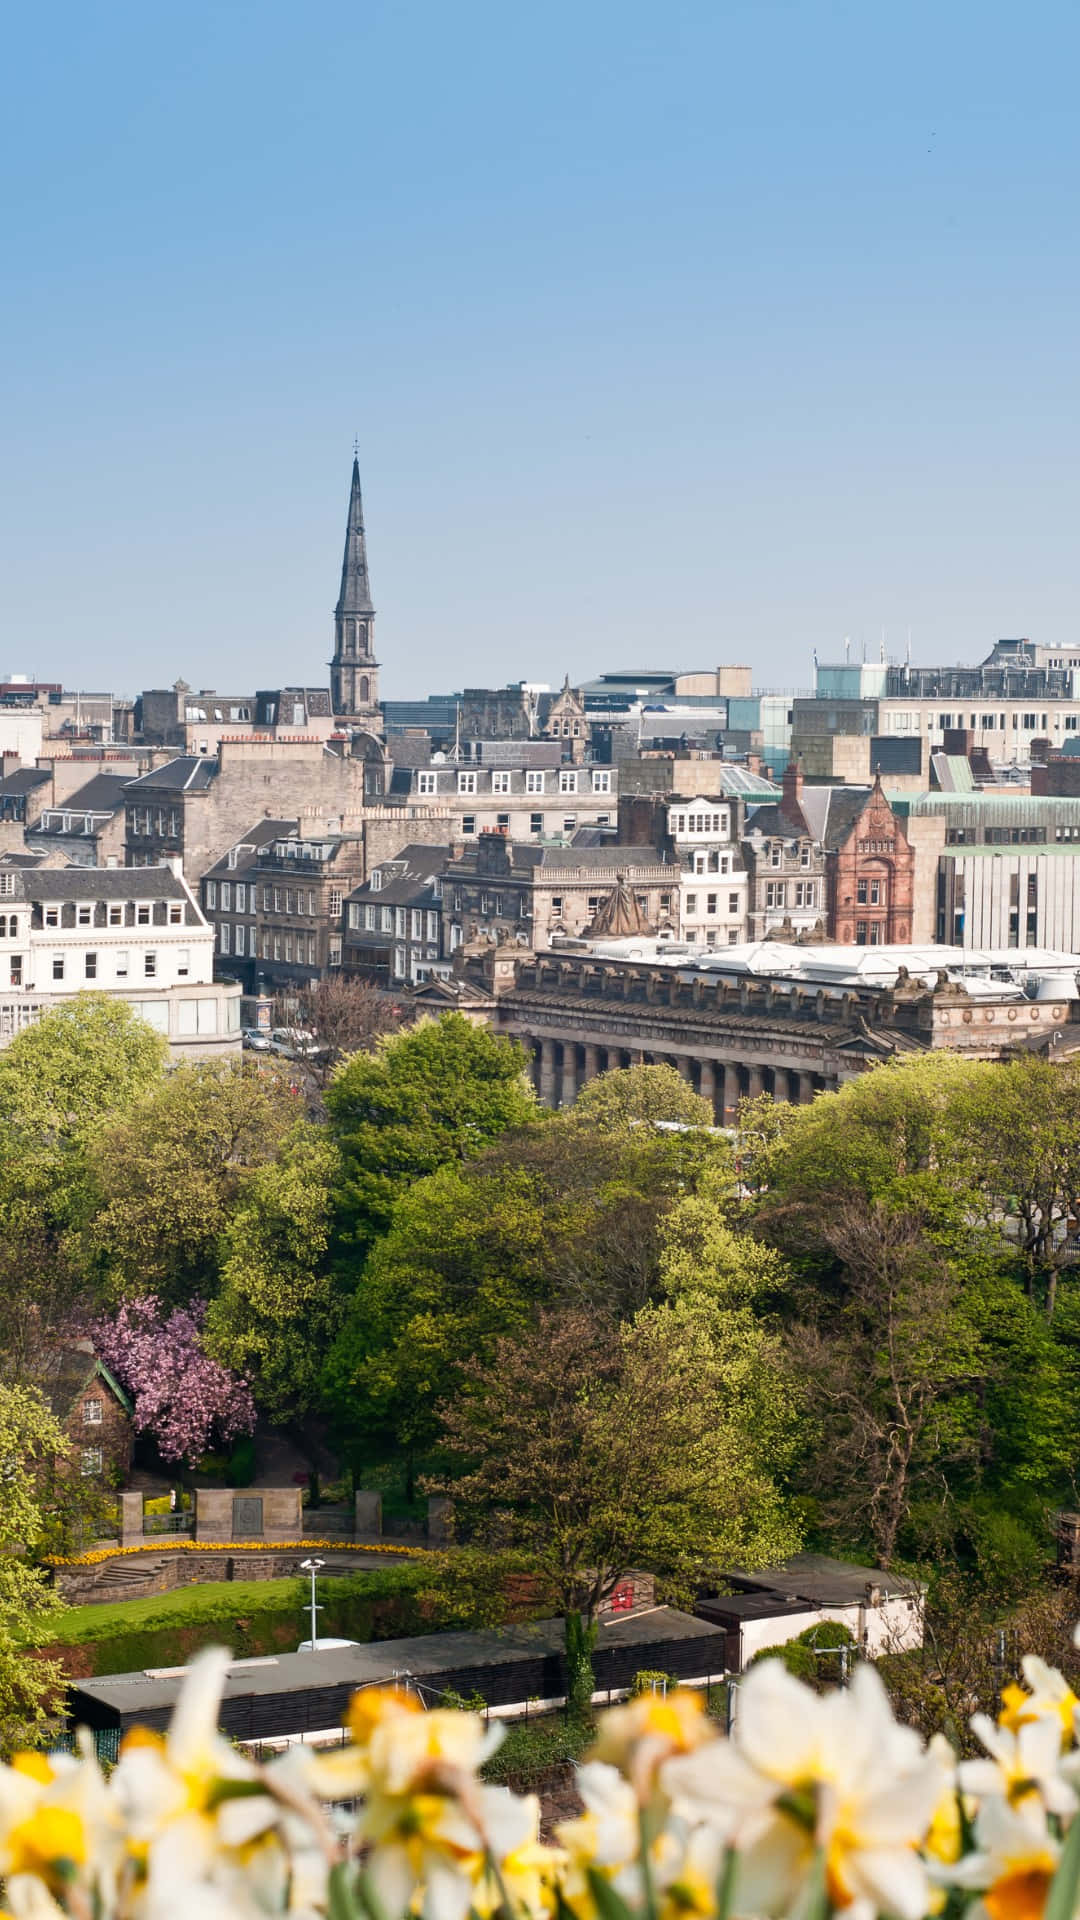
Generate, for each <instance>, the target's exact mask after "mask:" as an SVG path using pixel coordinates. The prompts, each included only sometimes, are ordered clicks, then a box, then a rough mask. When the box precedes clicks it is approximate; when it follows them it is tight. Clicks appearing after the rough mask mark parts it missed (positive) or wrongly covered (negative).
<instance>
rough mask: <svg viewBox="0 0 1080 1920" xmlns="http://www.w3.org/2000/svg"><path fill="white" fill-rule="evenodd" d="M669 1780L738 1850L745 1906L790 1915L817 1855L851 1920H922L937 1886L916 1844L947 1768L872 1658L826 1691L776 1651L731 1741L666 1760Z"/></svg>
mask: <svg viewBox="0 0 1080 1920" xmlns="http://www.w3.org/2000/svg"><path fill="white" fill-rule="evenodd" d="M660 1780H661V1785H662V1786H663V1788H664V1790H665V1791H666V1792H667V1794H668V1795H669V1797H670V1799H671V1802H672V1805H673V1807H674V1809H675V1811H676V1812H677V1813H679V1814H681V1815H683V1817H685V1818H688V1819H690V1820H691V1821H694V1820H705V1821H707V1822H709V1823H710V1824H714V1825H715V1826H716V1827H717V1829H718V1831H719V1832H720V1833H721V1834H722V1835H723V1837H724V1838H725V1839H726V1840H727V1841H729V1842H730V1844H732V1845H733V1846H734V1847H735V1848H736V1850H737V1854H738V1861H737V1873H736V1883H735V1885H736V1891H735V1911H736V1912H738V1913H755V1914H760V1913H765V1914H773V1913H781V1912H785V1911H786V1910H787V1908H788V1907H789V1906H790V1904H791V1902H792V1901H793V1899H794V1898H795V1895H796V1893H797V1890H798V1887H799V1885H800V1883H801V1882H803V1881H804V1880H805V1879H806V1877H807V1876H808V1874H809V1872H810V1870H811V1866H812V1863H813V1861H814V1858H815V1856H816V1855H817V1854H818V1853H819V1852H820V1853H821V1854H822V1855H823V1856H824V1863H825V1872H826V1883H827V1888H828V1893H829V1898H830V1902H831V1904H832V1905H833V1906H834V1907H835V1908H838V1909H852V1920H854V1916H855V1915H856V1914H862V1913H867V1914H869V1913H875V1912H887V1913H891V1914H894V1915H896V1916H897V1920H922V1916H923V1915H924V1914H925V1912H926V1910H927V1901H928V1894H929V1884H928V1881H927V1875H926V1869H925V1866H924V1865H923V1862H922V1860H921V1858H920V1857H919V1853H918V1848H919V1846H920V1844H921V1843H922V1841H923V1839H924V1838H925V1835H926V1832H927V1829H928V1827H929V1825H930V1822H931V1820H932V1818H933V1814H934V1810H935V1807H936V1806H937V1804H938V1802H939V1800H940V1798H941V1793H942V1770H941V1767H940V1764H939V1763H938V1761H937V1760H936V1759H935V1758H934V1757H933V1756H932V1755H929V1754H927V1753H926V1751H925V1750H924V1748H923V1746H922V1743H921V1742H920V1741H919V1739H918V1737H917V1736H916V1735H915V1734H914V1733H913V1732H911V1730H910V1729H908V1728H905V1727H900V1726H898V1725H897V1723H896V1721H895V1720H894V1719H893V1715H892V1712H891V1709H890V1707H889V1703H888V1700H887V1698H886V1695H885V1690H884V1688H883V1687H882V1685H881V1682H880V1680H879V1678H878V1676H877V1675H876V1674H875V1673H874V1672H873V1671H872V1670H871V1669H870V1668H869V1667H866V1666H860V1667H859V1668H857V1669H856V1673H855V1678H854V1680H853V1682H852V1685H851V1686H850V1688H848V1689H847V1690H846V1691H844V1692H839V1693H833V1694H830V1695H826V1696H825V1697H821V1696H819V1695H817V1694H815V1693H813V1692H812V1691H811V1690H810V1688H808V1687H804V1686H803V1685H802V1684H801V1682H799V1681H797V1680H795V1679H794V1678H793V1677H792V1676H791V1675H790V1674H788V1673H787V1672H786V1670H785V1669H784V1667H783V1666H781V1665H780V1663H779V1662H778V1661H768V1662H766V1663H764V1664H763V1665H761V1666H759V1667H756V1668H754V1670H753V1671H752V1672H751V1673H750V1675H749V1676H748V1678H747V1679H746V1681H744V1683H743V1685H742V1688H741V1693H740V1712H739V1718H738V1721H737V1723H736V1731H735V1738H734V1739H733V1740H731V1741H728V1742H725V1741H719V1742H717V1743H715V1744H713V1745H710V1746H705V1747H702V1748H700V1749H699V1750H698V1751H697V1752H695V1753H692V1754H688V1755H685V1756H680V1757H678V1758H675V1759H673V1760H669V1761H667V1762H665V1763H664V1765H663V1766H662V1767H661V1770H660Z"/></svg>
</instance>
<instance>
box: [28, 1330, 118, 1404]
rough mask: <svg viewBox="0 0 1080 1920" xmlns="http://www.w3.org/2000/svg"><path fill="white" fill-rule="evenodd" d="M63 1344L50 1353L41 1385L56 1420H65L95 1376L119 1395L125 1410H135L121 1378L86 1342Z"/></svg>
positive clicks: (95, 1378)
mask: <svg viewBox="0 0 1080 1920" xmlns="http://www.w3.org/2000/svg"><path fill="white" fill-rule="evenodd" d="M88 1345H89V1342H87V1343H86V1345H83V1346H73V1347H62V1348H60V1349H59V1350H58V1351H57V1352H56V1353H54V1354H53V1355H52V1357H51V1360H50V1362H49V1363H48V1366H47V1371H46V1374H45V1378H44V1380H43V1382H42V1388H43V1391H44V1394H45V1399H46V1400H47V1402H48V1405H49V1411H50V1413H51V1414H53V1416H54V1417H55V1418H56V1419H57V1420H63V1419H64V1418H65V1416H66V1415H67V1414H68V1413H70V1411H71V1408H72V1406H73V1405H74V1403H75V1401H76V1400H77V1399H78V1397H79V1395H80V1394H81V1393H83V1392H84V1391H85V1389H86V1388H87V1387H88V1386H89V1385H90V1383H91V1381H92V1380H103V1381H104V1382H105V1385H106V1386H107V1387H108V1388H109V1390H110V1392H112V1393H114V1394H115V1395H116V1398H117V1399H118V1400H119V1402H120V1405H121V1406H122V1407H123V1409H124V1412H125V1413H127V1414H130V1413H131V1412H132V1405H131V1401H130V1400H129V1399H128V1396H127V1394H126V1393H125V1392H124V1389H123V1387H122V1386H121V1385H120V1382H119V1381H118V1380H116V1379H114V1378H113V1375H112V1374H111V1373H110V1372H109V1369H108V1367H107V1366H106V1365H105V1362H104V1361H103V1360H99V1359H98V1356H97V1354H96V1353H94V1352H93V1350H92V1349H91V1350H90V1351H89V1352H87V1346H88Z"/></svg>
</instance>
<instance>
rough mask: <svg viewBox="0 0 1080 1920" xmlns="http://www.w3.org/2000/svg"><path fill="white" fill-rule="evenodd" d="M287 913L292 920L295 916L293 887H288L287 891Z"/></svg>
mask: <svg viewBox="0 0 1080 1920" xmlns="http://www.w3.org/2000/svg"><path fill="white" fill-rule="evenodd" d="M285 911H286V913H287V914H288V915H289V918H290V919H291V918H292V915H293V896H292V888H291V887H286V889H285Z"/></svg>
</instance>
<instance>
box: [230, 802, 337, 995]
mask: <svg viewBox="0 0 1080 1920" xmlns="http://www.w3.org/2000/svg"><path fill="white" fill-rule="evenodd" d="M363 872H364V842H363V836H362V834H358V833H343V834H327V835H323V836H321V837H319V838H312V839H309V838H308V837H307V836H306V835H305V836H301V835H294V834H289V835H285V836H283V837H282V838H281V839H278V840H271V841H269V842H268V843H267V844H266V845H265V846H262V847H260V849H259V851H258V853H257V855H256V858H255V871H254V884H255V886H256V888H257V892H258V948H259V952H258V962H257V973H256V979H257V983H258V985H259V991H260V992H264V991H268V992H272V993H282V992H287V991H288V989H289V988H296V987H304V986H308V985H310V984H311V982H312V981H313V980H318V979H320V978H321V977H322V975H323V974H325V973H326V972H327V971H328V970H330V969H332V968H335V967H340V965H341V941H342V910H343V907H344V904H345V898H346V895H347V894H349V893H351V892H352V890H353V888H354V887H355V886H356V884H357V882H358V881H359V880H361V879H362V878H363Z"/></svg>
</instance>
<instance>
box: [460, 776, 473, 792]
mask: <svg viewBox="0 0 1080 1920" xmlns="http://www.w3.org/2000/svg"><path fill="white" fill-rule="evenodd" d="M457 790H458V792H459V793H475V792H476V775H475V773H459V774H458V777H457Z"/></svg>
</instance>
